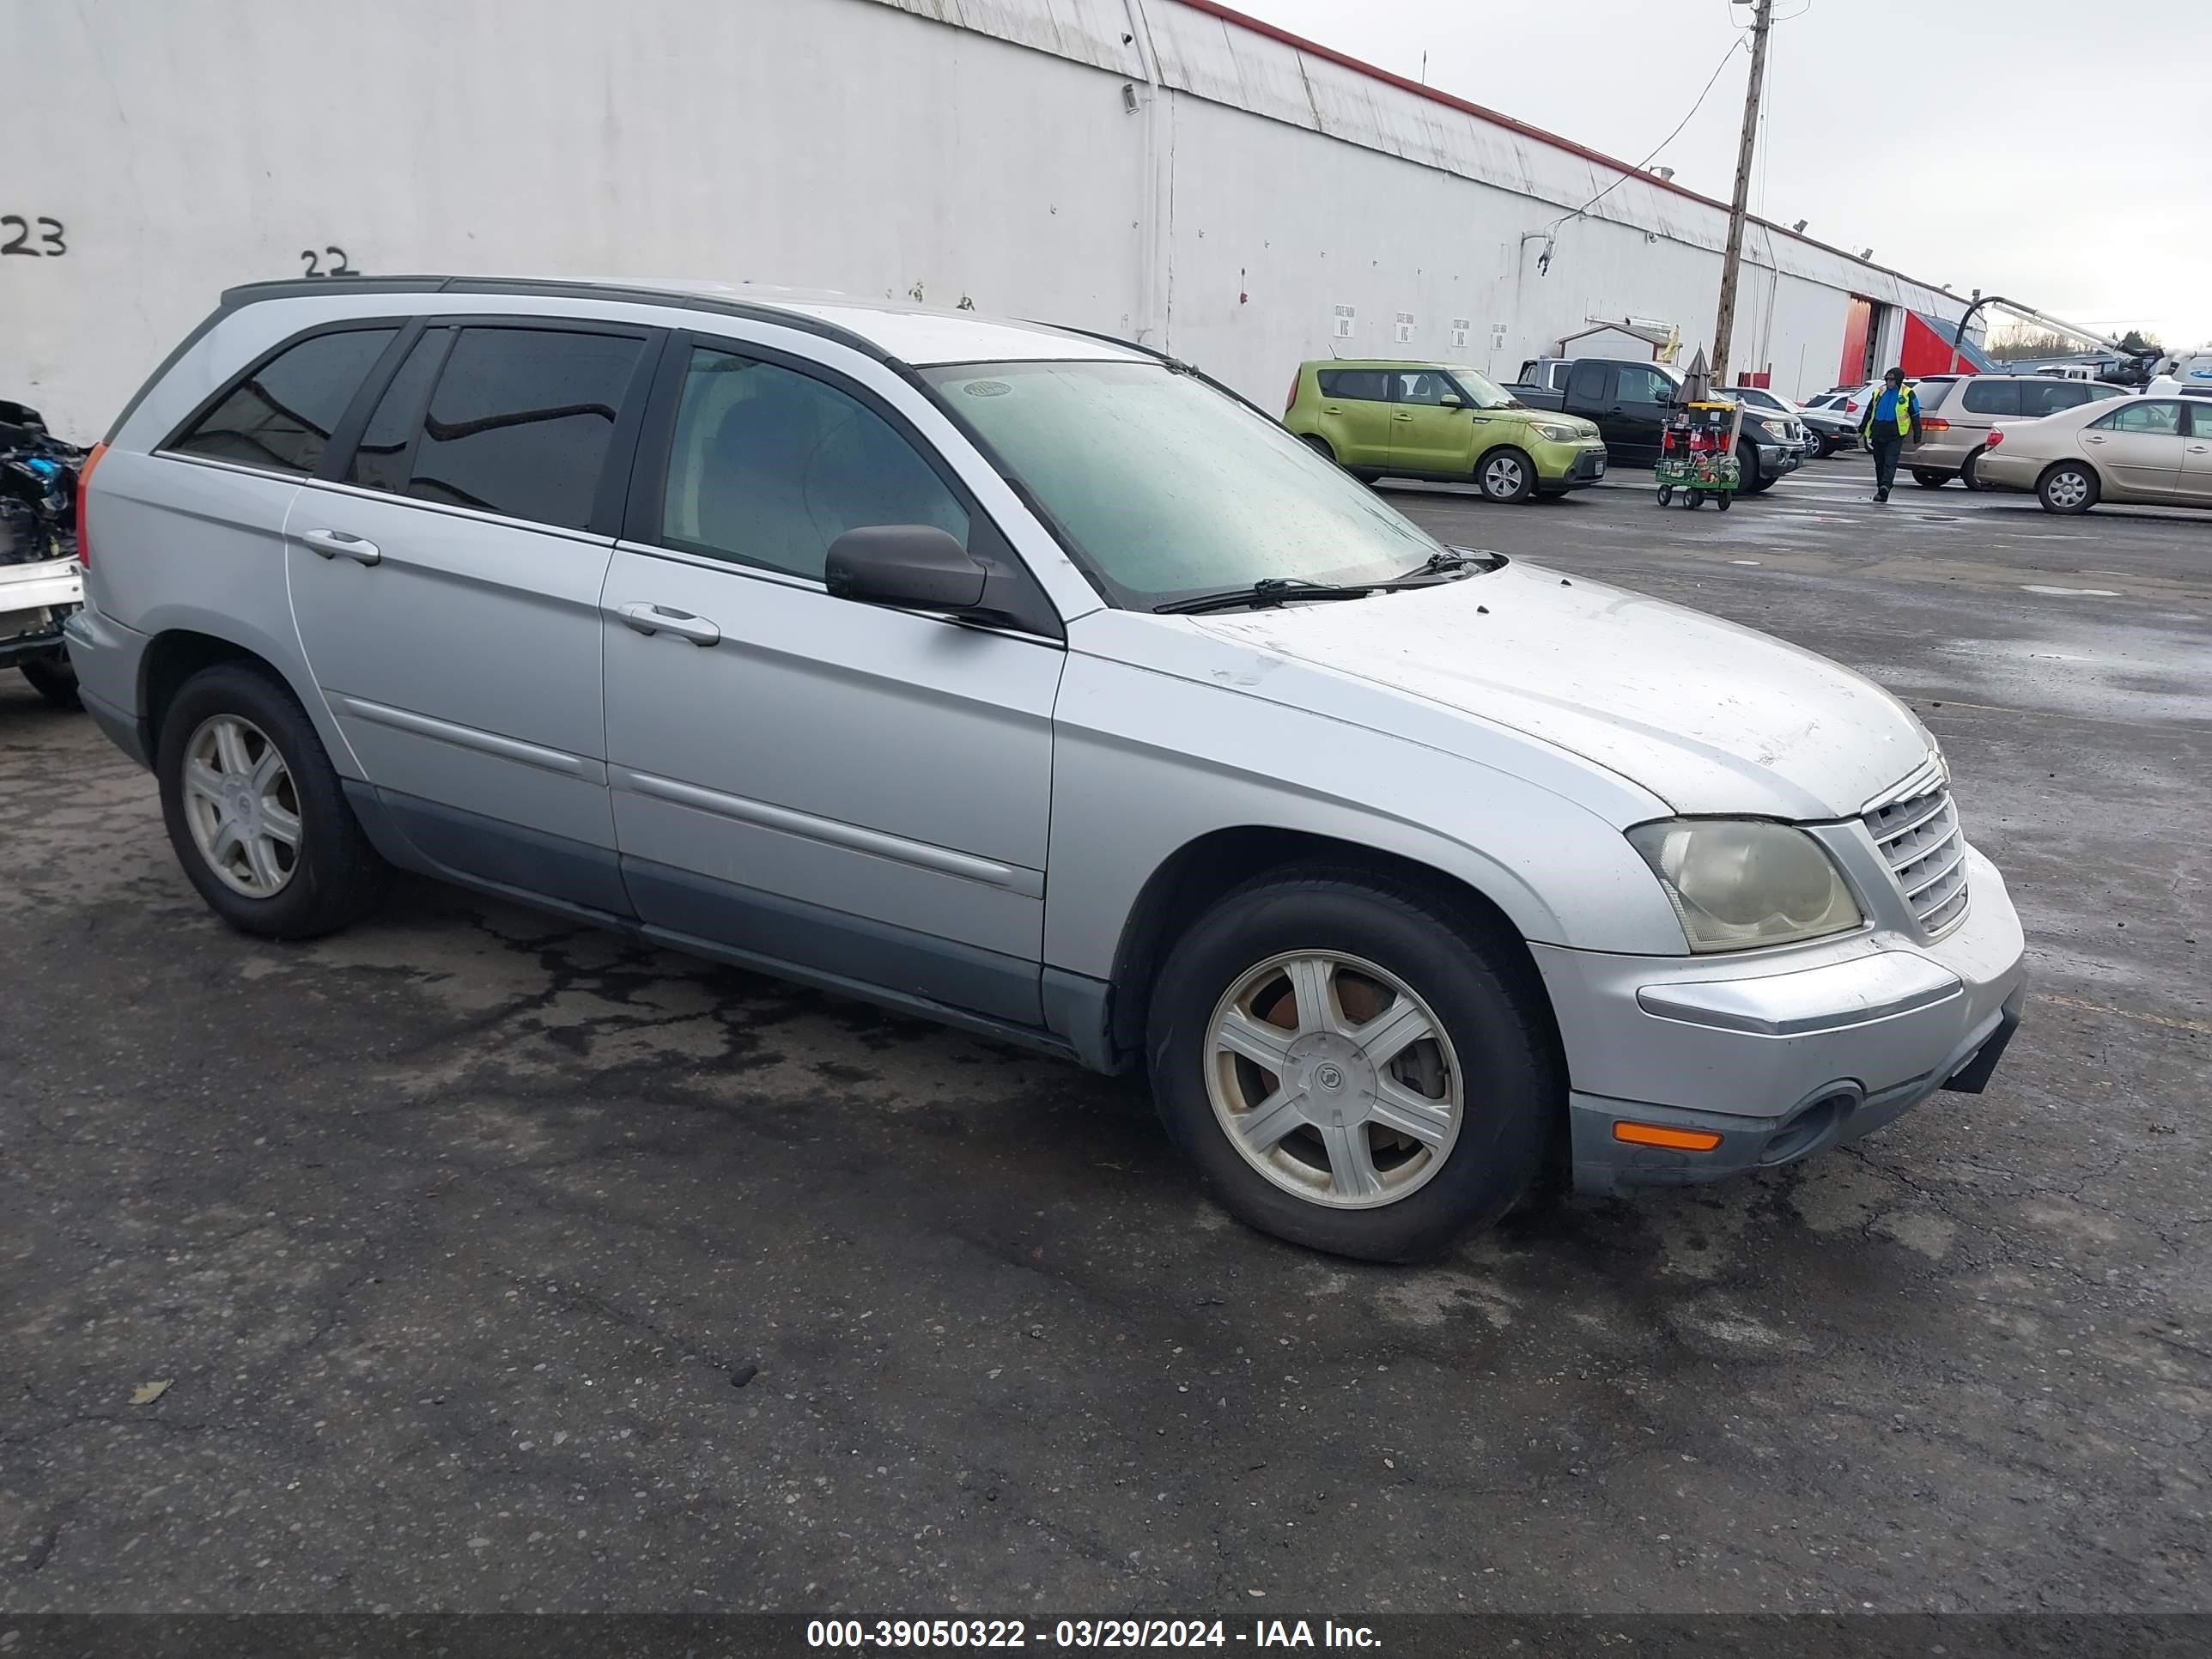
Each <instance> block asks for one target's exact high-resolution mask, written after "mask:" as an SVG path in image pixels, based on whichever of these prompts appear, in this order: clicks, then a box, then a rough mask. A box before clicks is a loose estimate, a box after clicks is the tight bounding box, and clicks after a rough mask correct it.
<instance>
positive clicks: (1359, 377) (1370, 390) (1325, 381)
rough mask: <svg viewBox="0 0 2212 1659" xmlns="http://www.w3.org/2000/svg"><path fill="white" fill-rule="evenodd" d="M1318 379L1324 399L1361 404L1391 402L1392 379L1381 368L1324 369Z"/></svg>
mask: <svg viewBox="0 0 2212 1659" xmlns="http://www.w3.org/2000/svg"><path fill="white" fill-rule="evenodd" d="M1316 378H1317V379H1318V380H1320V381H1321V395H1322V397H1324V398H1350V399H1352V402H1354V403H1361V404H1387V403H1389V401H1390V377H1389V374H1387V373H1385V372H1384V371H1383V370H1382V369H1379V368H1324V369H1323V370H1322V371H1321V373H1320V374H1319V375H1318V376H1316Z"/></svg>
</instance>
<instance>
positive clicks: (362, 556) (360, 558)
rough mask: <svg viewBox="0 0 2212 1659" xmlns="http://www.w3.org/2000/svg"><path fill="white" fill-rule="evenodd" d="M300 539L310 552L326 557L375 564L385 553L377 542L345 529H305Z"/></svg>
mask: <svg viewBox="0 0 2212 1659" xmlns="http://www.w3.org/2000/svg"><path fill="white" fill-rule="evenodd" d="M300 539H301V541H302V542H304V543H306V544H307V548H308V550H309V551H310V552H313V553H319V554H320V555H321V556H323V557H324V558H326V559H351V560H352V561H353V562H355V563H356V564H374V563H375V562H377V561H378V560H380V559H381V558H382V557H383V556H384V555H383V554H381V553H380V552H378V551H377V550H376V544H375V543H374V542H372V541H364V540H363V539H362V538H361V537H359V536H356V535H355V534H353V533H352V532H350V531H345V530H303V531H301V532H300Z"/></svg>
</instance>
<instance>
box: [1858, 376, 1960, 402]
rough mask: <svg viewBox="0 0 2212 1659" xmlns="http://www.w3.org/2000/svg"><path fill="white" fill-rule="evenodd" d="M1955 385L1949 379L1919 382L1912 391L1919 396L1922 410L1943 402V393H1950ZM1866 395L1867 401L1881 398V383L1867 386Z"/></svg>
mask: <svg viewBox="0 0 2212 1659" xmlns="http://www.w3.org/2000/svg"><path fill="white" fill-rule="evenodd" d="M1956 385H1958V381H1957V380H1951V379H1945V380H1921V381H1917V382H1916V383H1915V386H1914V390H1916V391H1917V392H1918V393H1919V394H1920V407H1921V408H1922V409H1923V410H1927V409H1933V408H1935V407H1936V405H1937V404H1941V403H1942V401H1943V395H1944V393H1946V392H1948V391H1950V389H1951V388H1952V387H1953V386H1956ZM1867 395H1868V397H1869V399H1872V398H1879V397H1881V382H1880V381H1876V382H1875V384H1874V385H1872V386H1869V387H1868V388H1867Z"/></svg>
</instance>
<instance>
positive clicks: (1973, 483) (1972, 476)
mask: <svg viewBox="0 0 2212 1659" xmlns="http://www.w3.org/2000/svg"><path fill="white" fill-rule="evenodd" d="M1985 447H1986V446H1985ZM1982 453H1983V452H1982V451H1981V450H1979V449H1978V450H1976V451H1975V452H1974V453H1972V454H1971V455H1969V456H1967V457H1966V459H1965V460H1963V461H1961V462H1960V463H1959V482H1960V483H1962V484H1964V485H1965V486H1966V488H1967V489H1970V490H1978V489H1987V488H1988V486H1987V485H1985V484H1984V483H1983V482H1982V480H1981V475H1980V473H1979V472H1978V471H1977V469H1978V467H1979V466H1980V465H1981V459H1982Z"/></svg>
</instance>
